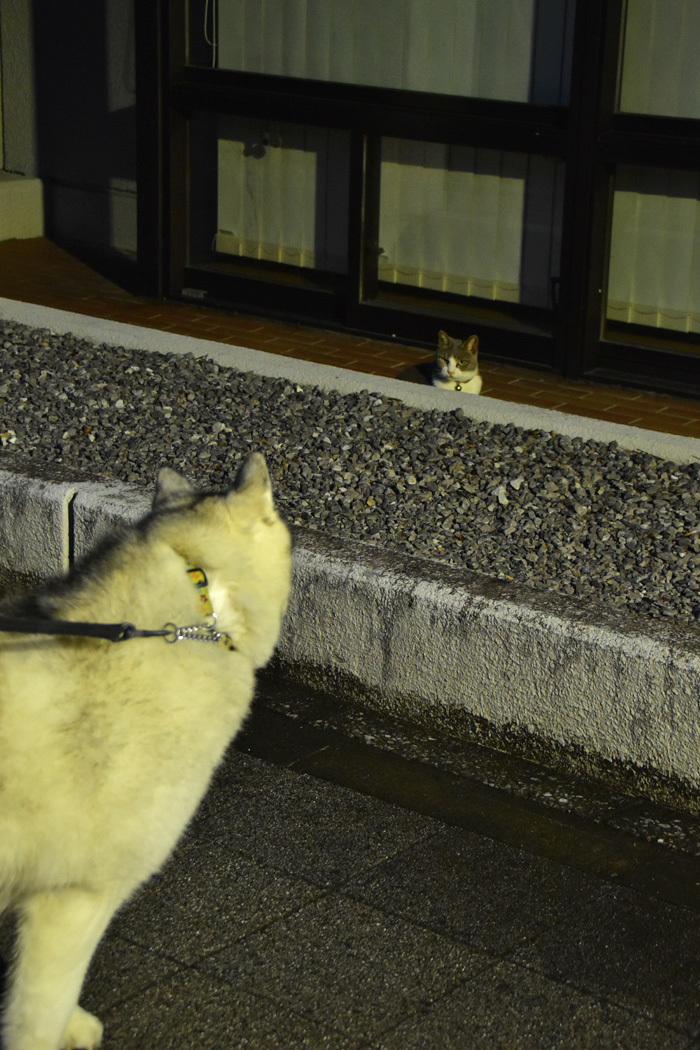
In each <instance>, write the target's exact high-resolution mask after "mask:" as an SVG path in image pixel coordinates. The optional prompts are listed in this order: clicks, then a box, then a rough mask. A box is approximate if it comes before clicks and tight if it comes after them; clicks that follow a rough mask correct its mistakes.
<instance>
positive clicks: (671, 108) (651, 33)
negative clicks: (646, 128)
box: [620, 0, 700, 118]
mask: <svg viewBox="0 0 700 1050" xmlns="http://www.w3.org/2000/svg"><path fill="white" fill-rule="evenodd" d="M620 109H621V110H623V111H624V112H629V113H646V114H654V115H657V116H668V117H695V118H700V3H699V2H698V0H628V2H627V17H626V25H625V43H624V57H623V64H622V83H621V91H620Z"/></svg>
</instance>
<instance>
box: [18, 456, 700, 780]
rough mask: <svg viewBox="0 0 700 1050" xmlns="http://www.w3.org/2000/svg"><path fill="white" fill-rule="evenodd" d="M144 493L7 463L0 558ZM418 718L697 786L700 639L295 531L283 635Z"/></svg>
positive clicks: (304, 659)
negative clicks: (486, 727)
mask: <svg viewBox="0 0 700 1050" xmlns="http://www.w3.org/2000/svg"><path fill="white" fill-rule="evenodd" d="M149 503H150V499H149V497H148V496H147V495H146V494H144V493H143V492H142V491H140V490H138V489H135V488H134V487H132V486H128V485H122V484H119V483H114V484H100V483H94V482H81V481H77V482H75V483H73V484H68V483H63V482H62V483H55V482H47V481H45V480H42V479H34V478H28V477H24V476H19V475H13V474H10V473H8V472H7V471H2V472H0V570H9V571H21V572H25V573H29V574H32V575H35V576H46V575H48V574H50V573H56V572H61V571H63V570H64V569H65V567H66V564H67V562H68V561H73V560H79V559H80V558H81V557H82V556H83V555H84V554H86V553H87V552H88V551H89V549H90V548H91V547H92V546H93V545H94V543H95V542H97V541H98V540H99V539H100V538H101V537H102V536H103V535H104V534H105V533H107V532H109V531H111V530H112V529H113V528H114V527H115V526H117V525H118V524H119V523H120V522H123V521H125V522H131V521H133V520H135V519H136V518H138V517H139V516H140V515H141V514H143V513H144V512H145V511H146V510H147V509H148V507H149ZM278 656H279V658H280V659H281V660H282V662H284V663H286V664H290V665H293V666H294V667H301V668H303V669H304V673H305V674H308V675H311V676H313V677H314V678H315V679H316V680H317V681H319V682H320V683H323V682H331V683H332V682H333V681H334V680H336V679H338V678H340V679H342V680H343V681H345V682H347V681H350V682H352V683H354V684H355V686H356V688H357V690H358V691H359V692H361V693H362V695H363V696H364V697H365V699H366V700H367V701H369V702H372V703H375V704H377V705H379V706H380V707H382V708H384V709H386V710H388V711H392V712H394V713H400V714H402V715H404V716H406V717H409V718H414V719H417V720H419V721H422V722H430V721H431V720H432V721H436V722H441V723H443V724H445V725H449V724H450V720H451V719H452V718H454V717H458V716H460V715H467V716H469V717H472V718H477V719H483V720H485V721H486V722H487V723H489V724H490V725H491V726H493V727H495V729H497V730H498V729H501V730H502V729H506V728H508V729H515V730H517V731H522V732H523V733H529V734H534V735H535V737H537V738H538V739H544V740H545V741H548V742H552V743H553V744H554V745H556V746H557V747H561V748H565V749H572V748H574V749H583V750H584V751H585V752H586V753H588V754H591V755H592V756H593V758H594V759H595V760H599V759H603V760H609V761H612V762H614V763H622V764H624V765H628V766H629V765H632V766H635V767H641V768H643V769H645V770H648V771H651V772H652V773H655V774H659V775H661V776H662V777H671V778H676V779H679V780H680V781H682V782H684V783H685V784H686V785H687V786H688V787H690V788H691V789H694V790H695V789H698V788H700V762H699V761H698V744H697V739H698V723H699V721H700V711H699V707H700V699H699V698H700V635H699V634H698V632H696V631H693V630H691V629H685V628H681V627H668V626H666V625H664V624H661V623H659V624H657V623H653V622H648V623H647V622H645V621H641V620H638V619H637V618H635V617H633V616H631V615H630V614H624V613H622V614H621V613H618V612H615V613H614V614H613V613H611V612H610V611H609V610H608V609H605V608H599V607H596V606H594V605H591V604H589V603H587V602H586V603H584V602H576V601H573V600H569V599H564V598H561V597H559V596H557V595H552V594H541V593H535V592H532V591H528V590H526V589H524V588H520V587H515V586H513V585H511V584H508V583H505V582H500V581H496V580H491V579H489V578H487V577H482V576H479V575H477V574H475V573H470V572H465V571H463V570H456V569H452V568H451V567H449V566H443V565H440V564H439V563H436V562H429V561H423V560H420V559H414V558H408V557H405V556H400V555H392V554H388V553H387V552H384V551H378V550H376V549H373V548H371V547H368V546H366V545H364V544H352V543H345V542H340V541H338V540H336V539H335V538H328V537H325V536H323V535H322V534H319V533H314V532H311V531H308V530H299V529H297V530H295V553H294V585H293V593H292V599H291V602H290V608H289V612H288V615H287V619H286V621H285V626H284V630H283V633H282V637H281V639H280V643H279V647H278Z"/></svg>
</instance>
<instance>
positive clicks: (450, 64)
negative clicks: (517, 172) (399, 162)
mask: <svg viewBox="0 0 700 1050" xmlns="http://www.w3.org/2000/svg"><path fill="white" fill-rule="evenodd" d="M559 3H560V6H561V7H563V8H565V7H566V6H567V0H559ZM568 6H573V4H572V3H571V2H570V0H569V3H568ZM535 7H536V0H219V19H218V39H219V44H218V65H219V67H220V68H222V69H237V70H241V71H244V72H251V73H268V74H276V75H279V76H289V77H308V78H312V79H320V80H330V81H336V82H344V83H350V84H371V85H373V86H375V87H390V88H403V89H407V90H413V91H437V92H442V93H445V94H455V95H474V96H480V97H484V98H498V99H510V100H512V101H517V102H526V101H527V100H528V98H529V90H530V78H531V71H532V69H531V67H532V52H533V47H532V41H533V21H534V11H535ZM560 46H561V44H560Z"/></svg>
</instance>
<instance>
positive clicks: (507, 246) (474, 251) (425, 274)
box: [379, 139, 563, 306]
mask: <svg viewBox="0 0 700 1050" xmlns="http://www.w3.org/2000/svg"><path fill="white" fill-rule="evenodd" d="M562 190H563V168H562V166H561V165H558V164H556V163H555V162H553V161H548V160H546V159H543V158H537V157H528V156H526V155H525V154H518V153H502V152H497V151H495V150H476V149H469V148H466V147H457V146H442V145H435V144H431V143H423V142H408V141H405V140H397V139H385V140H384V141H383V149H382V190H381V208H380V215H381V222H380V230H379V243H380V246H381V255H380V258H379V276H380V278H381V279H382V280H385V281H392V282H394V283H397V284H410V285H415V286H417V287H420V288H428V289H431V290H433V291H442V292H451V293H454V294H458V295H470V296H478V297H479V298H482V299H498V300H501V301H509V302H528V303H530V304H532V305H540V306H546V305H549V302H550V300H549V297H550V293H551V288H550V285H551V276H552V275H553V273H557V272H558V259H559V241H560V237H561V199H562Z"/></svg>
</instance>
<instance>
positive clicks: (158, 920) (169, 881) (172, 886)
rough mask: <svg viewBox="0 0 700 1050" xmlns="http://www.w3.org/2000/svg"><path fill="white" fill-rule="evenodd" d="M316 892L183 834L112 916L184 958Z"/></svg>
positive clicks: (128, 932) (121, 928)
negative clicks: (147, 879) (184, 838)
mask: <svg viewBox="0 0 700 1050" xmlns="http://www.w3.org/2000/svg"><path fill="white" fill-rule="evenodd" d="M322 892H323V891H322V890H320V889H319V888H318V886H314V885H312V884H311V883H309V882H308V881H306V880H305V879H302V878H295V877H292V876H289V875H285V874H282V873H280V872H278V871H275V870H273V869H270V868H266V867H263V866H262V865H260V864H257V863H256V862H255V861H252V860H249V859H248V858H247V857H245V856H244V855H243V854H242V853H240V852H239V851H237V850H232V849H231V848H230V846H229V845H228V843H227V842H225V841H222V840H219V841H216V842H208V843H202V842H199V841H197V839H195V838H189V839H188V840H187V842H186V843H184V844H183V845H182V846H181V847H180V848H179V849H178V850H177V851H176V852H175V854H174V856H173V857H171V859H170V860H169V861H168V864H167V865H166V867H165V868H164V870H163V872H162V873H161V874H160V875H158V876H156V877H155V878H154V879H152V880H151V881H150V882H149V883H148V884H147V885H146V886H145V887H144V888H143V889H142V890H141V892H140V893H139V894H138V895H137V896H136V897H135V898H134V900H133V901H132V902H130V903H129V904H128V905H127V906H126V907H125V908H124V909H123V911H122V912H121V913H120V914H119V915H118V917H117V919H116V920H115V928H116V929H117V931H118V932H119V933H120V934H121V935H122V936H124V937H127V938H129V939H130V940H131V941H133V942H134V943H136V944H143V945H149V944H152V945H156V946H157V948H158V951H160V952H162V953H163V954H164V955H167V956H169V957H170V958H173V959H176V960H178V961H181V962H184V963H187V964H192V963H195V962H196V961H197V959H199V958H201V957H202V956H203V955H206V954H209V953H210V952H213V951H217V950H219V949H221V948H222V947H224V946H225V945H227V944H229V943H231V942H233V941H235V940H238V939H239V938H241V937H244V936H246V934H249V933H250V932H251V931H253V930H256V929H259V928H260V927H262V926H266V925H268V924H269V923H270V922H272V921H273V920H274V919H278V918H280V917H281V916H284V915H287V914H289V913H290V912H293V911H296V910H297V909H298V908H299V907H301V905H302V904H304V903H306V902H308V901H309V900H312V899H315V898H316V897H318V896H319V894H320V893H322Z"/></svg>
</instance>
